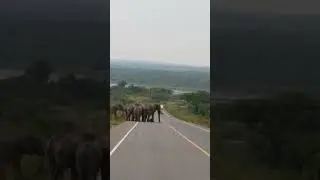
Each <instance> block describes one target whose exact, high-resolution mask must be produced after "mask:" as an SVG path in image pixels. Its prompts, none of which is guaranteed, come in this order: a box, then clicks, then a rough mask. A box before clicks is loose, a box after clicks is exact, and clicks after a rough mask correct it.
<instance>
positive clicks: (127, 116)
mask: <svg viewBox="0 0 320 180" xmlns="http://www.w3.org/2000/svg"><path fill="white" fill-rule="evenodd" d="M134 107H135V104H127V105H125V107H124V112H125V113H124V115H125V119H126V120H127V121H130V120H131V121H133V120H134V117H133V111H134ZM130 117H131V119H130Z"/></svg>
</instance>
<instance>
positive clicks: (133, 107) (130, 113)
mask: <svg viewBox="0 0 320 180" xmlns="http://www.w3.org/2000/svg"><path fill="white" fill-rule="evenodd" d="M118 111H122V112H123V116H124V119H125V120H127V121H142V122H154V113H155V112H157V113H158V122H159V123H160V114H162V112H161V105H160V104H150V103H133V104H126V105H122V104H115V105H112V106H111V113H112V114H113V115H114V116H117V112H118Z"/></svg>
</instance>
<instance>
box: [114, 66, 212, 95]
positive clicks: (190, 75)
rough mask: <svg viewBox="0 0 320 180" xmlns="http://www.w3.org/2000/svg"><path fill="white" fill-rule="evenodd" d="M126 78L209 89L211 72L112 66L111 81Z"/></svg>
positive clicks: (136, 81) (157, 83)
mask: <svg viewBox="0 0 320 180" xmlns="http://www.w3.org/2000/svg"><path fill="white" fill-rule="evenodd" d="M123 79H126V81H127V82H128V83H130V84H131V83H136V84H142V85H150V86H156V87H164V88H181V89H191V90H207V91H208V90H209V89H210V73H209V72H201V71H192V70H188V71H166V70H158V69H138V68H116V67H115V68H112V67H111V70H110V80H111V82H118V81H120V80H123Z"/></svg>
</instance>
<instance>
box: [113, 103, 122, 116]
mask: <svg viewBox="0 0 320 180" xmlns="http://www.w3.org/2000/svg"><path fill="white" fill-rule="evenodd" d="M118 111H122V112H123V111H124V107H123V105H121V104H115V105H112V106H111V113H112V115H113V116H114V117H117V112H118Z"/></svg>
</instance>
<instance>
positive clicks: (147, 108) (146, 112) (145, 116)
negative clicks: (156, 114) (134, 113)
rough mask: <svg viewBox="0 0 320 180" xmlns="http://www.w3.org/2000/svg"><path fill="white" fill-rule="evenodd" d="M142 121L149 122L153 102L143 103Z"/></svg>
mask: <svg viewBox="0 0 320 180" xmlns="http://www.w3.org/2000/svg"><path fill="white" fill-rule="evenodd" d="M142 111H143V112H142V121H145V122H148V121H149V119H150V116H151V114H152V112H153V111H152V105H151V104H142Z"/></svg>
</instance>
